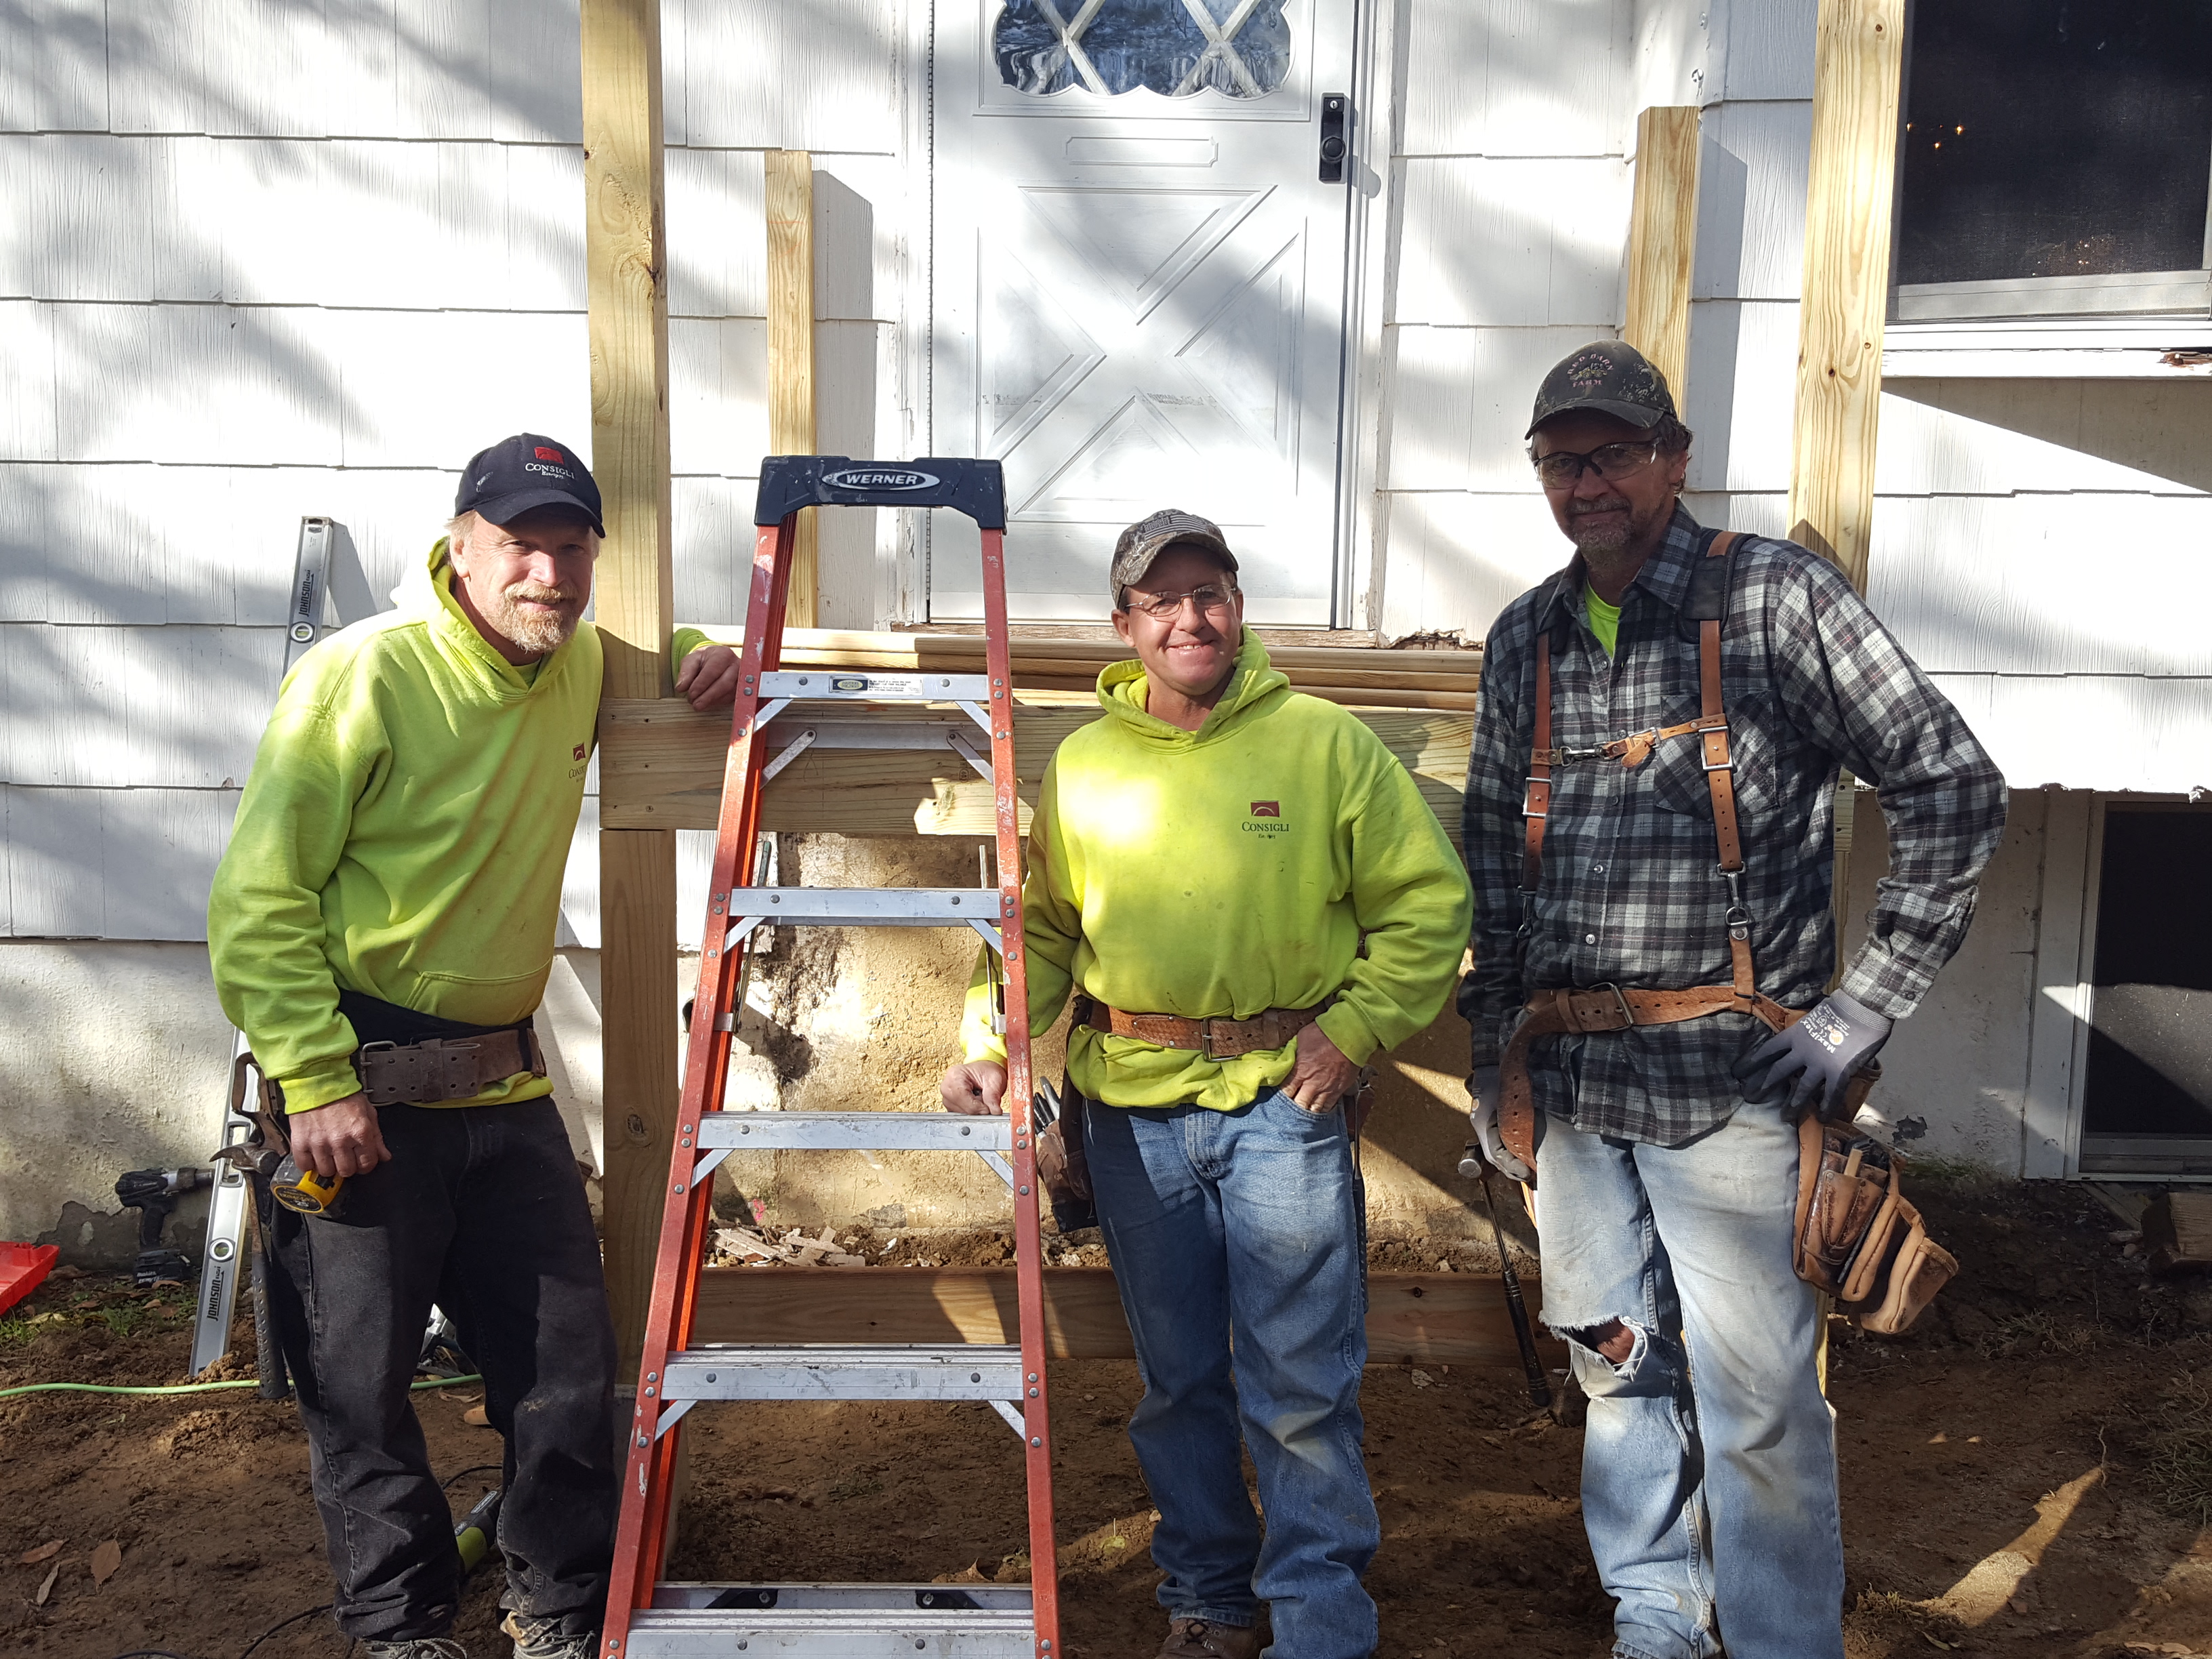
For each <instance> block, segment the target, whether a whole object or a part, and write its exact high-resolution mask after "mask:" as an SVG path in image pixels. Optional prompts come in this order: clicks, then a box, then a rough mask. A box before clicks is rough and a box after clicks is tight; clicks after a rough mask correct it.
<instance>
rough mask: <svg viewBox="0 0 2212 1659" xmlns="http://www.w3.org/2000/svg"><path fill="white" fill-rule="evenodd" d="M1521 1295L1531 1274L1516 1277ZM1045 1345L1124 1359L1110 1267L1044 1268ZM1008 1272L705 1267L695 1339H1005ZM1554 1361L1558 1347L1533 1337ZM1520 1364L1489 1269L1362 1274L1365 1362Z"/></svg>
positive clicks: (1010, 1326) (1074, 1355) (1060, 1355)
mask: <svg viewBox="0 0 2212 1659" xmlns="http://www.w3.org/2000/svg"><path fill="white" fill-rule="evenodd" d="M1522 1289H1523V1291H1524V1293H1528V1294H1531V1295H1533V1292H1534V1280H1533V1279H1531V1278H1528V1277H1524V1278H1523V1279H1522ZM1044 1311H1045V1342H1046V1345H1047V1352H1049V1353H1050V1354H1051V1356H1052V1357H1053V1358H1055V1359H1128V1358H1133V1356H1134V1352H1135V1351H1134V1349H1133V1347H1132V1346H1131V1345H1130V1340H1129V1327H1128V1324H1127V1321H1126V1320H1125V1319H1124V1318H1123V1317H1122V1315H1121V1294H1120V1292H1119V1291H1117V1290H1116V1289H1115V1284H1114V1273H1113V1270H1112V1269H1111V1268H1109V1267H1050V1268H1048V1269H1046V1271H1045V1275H1044ZM1014 1331H1015V1316H1014V1270H1013V1269H1012V1267H873V1268H836V1267H709V1268H708V1269H707V1270H706V1272H705V1273H704V1275H703V1276H702V1282H701V1285H700V1288H699V1310H698V1323H697V1324H696V1326H695V1327H694V1328H693V1332H692V1335H693V1340H695V1341H699V1342H1011V1341H1012V1340H1014ZM1539 1340H1541V1342H1542V1344H1543V1346H1544V1348H1545V1349H1546V1351H1547V1352H1549V1353H1550V1354H1551V1357H1552V1363H1553V1364H1564V1363H1565V1353H1566V1347H1565V1344H1564V1343H1559V1342H1556V1341H1553V1340H1551V1339H1549V1338H1547V1337H1544V1338H1540V1339H1539ZM1424 1360H1425V1361H1428V1362H1431V1363H1441V1364H1447V1365H1476V1366H1483V1367H1494V1368H1496V1369H1498V1370H1519V1369H1520V1366H1521V1351H1520V1348H1519V1346H1517V1345H1516V1342H1515V1340H1514V1336H1513V1325H1512V1322H1511V1320H1510V1317H1509V1316H1507V1314H1506V1311H1505V1299H1504V1294H1503V1292H1502V1291H1500V1290H1499V1288H1498V1278H1497V1276H1496V1275H1495V1274H1491V1273H1371V1274H1370V1275H1369V1276H1368V1280H1367V1363H1368V1364H1370V1365H1401V1364H1408V1363H1411V1362H1415V1361H1424Z"/></svg>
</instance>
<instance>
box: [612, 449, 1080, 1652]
mask: <svg viewBox="0 0 2212 1659" xmlns="http://www.w3.org/2000/svg"><path fill="white" fill-rule="evenodd" d="M846 506H852V507H949V508H951V509H952V510H954V511H956V512H959V513H965V514H967V516H969V518H971V519H973V520H975V524H976V526H977V527H978V528H979V529H980V530H981V532H982V555H983V614H984V623H985V629H986V635H987V655H986V659H985V661H986V666H987V672H985V673H982V674H941V673H939V674H907V673H878V672H876V671H872V670H866V671H854V672H846V671H838V670H823V669H820V668H807V669H802V670H786V669H784V668H781V666H780V664H781V659H782V641H783V612H784V593H785V588H786V586H787V582H788V581H789V579H790V574H791V560H792V549H793V532H794V528H795V526H796V525H797V522H798V514H799V510H800V509H801V508H802V507H846ZM754 522H755V525H756V526H757V538H756V543H755V546H754V550H753V567H752V586H751V592H750V600H749V602H748V605H747V608H746V615H745V637H744V651H743V656H742V659H741V660H740V663H739V678H738V695H737V705H736V707H735V708H733V709H732V711H731V721H730V748H729V758H728V763H727V766H726V769H725V771H724V774H723V781H722V804H721V814H720V824H719V827H718V828H717V829H716V832H715V839H714V867H713V872H712V874H711V876H710V878H709V880H708V894H707V920H706V927H705V929H704V931H703V933H702V945H701V951H700V963H699V988H698V994H697V996H696V999H695V1000H694V1002H693V1004H692V1012H691V1027H690V1051H689V1054H688V1057H687V1060H686V1063H685V1066H684V1097H683V1106H682V1109H681V1111H680V1113H679V1115H678V1120H677V1124H678V1127H677V1134H676V1146H675V1150H674V1152H673V1154H672V1155H671V1158H670V1160H669V1170H668V1190H667V1194H666V1201H665V1210H664V1212H663V1217H662V1220H661V1226H660V1246H659V1254H658V1256H657V1258H656V1261H655V1264H654V1267H653V1300H652V1303H651V1304H650V1308H649V1312H648V1316H647V1325H646V1336H645V1350H644V1354H643V1357H642V1358H641V1360H640V1362H639V1366H638V1386H637V1398H636V1409H635V1413H634V1414H633V1416H632V1419H631V1422H630V1427H629V1436H628V1440H627V1445H628V1452H627V1456H626V1459H625V1462H624V1467H623V1495H622V1516H621V1520H620V1522H619V1523H618V1525H617V1531H616V1534H615V1554H614V1573H613V1578H612V1581H611V1583H610V1585H609V1589H608V1594H607V1617H606V1624H605V1630H604V1632H603V1633H602V1637H601V1645H600V1652H601V1653H602V1655H603V1656H605V1659H732V1656H736V1655H738V1654H743V1655H744V1656H745V1659H769V1656H774V1659H914V1656H915V1655H921V1656H924V1659H1059V1656H1060V1654H1061V1653H1062V1651H1063V1649H1062V1647H1061V1644H1060V1609H1059V1585H1058V1577H1057V1572H1056V1565H1055V1559H1054V1547H1053V1518H1052V1463H1051V1459H1052V1434H1051V1431H1050V1429H1049V1427H1048V1419H1047V1413H1046V1400H1047V1395H1046V1383H1045V1363H1044V1360H1045V1340H1044V1334H1045V1333H1044V1286H1043V1281H1042V1277H1041V1272H1042V1246H1041V1241H1040V1238H1039V1223H1038V1206H1037V1195H1036V1184H1037V1182H1036V1151H1035V1139H1036V1136H1035V1133H1033V1131H1032V1127H1031V1125H1032V1118H1031V1103H1032V1094H1031V1089H1032V1084H1031V1079H1030V1031H1029V996H1028V987H1027V980H1028V975H1027V966H1028V964H1027V961H1026V959H1025V957H1024V953H1023V947H1022V837H1021V826H1020V821H1019V813H1020V805H1019V801H1018V797H1017V795H1016V793H1015V771H1014V724H1013V675H1012V669H1011V659H1010V652H1009V647H1008V641H1007V629H1006V549H1005V540H1006V489H1005V484H1004V482H1003V479H1002V478H1001V476H1000V468H999V463H998V462H996V461H983V460H965V459H937V458H928V459H921V460H917V461H915V462H914V463H912V464H911V465H886V464H882V463H872V462H854V461H852V460H849V459H847V458H846V457H844V456H842V455H780V456H771V457H769V459H766V460H765V461H763V463H762V466H761V483H760V499H759V505H758V507H757V511H756V513H755V514H754ZM886 704H905V705H908V706H909V707H911V706H915V705H921V706H925V707H928V708H933V709H935V710H938V711H941V712H942V713H943V714H944V716H945V718H944V720H942V721H940V722H917V721H916V720H914V719H912V718H908V719H903V720H890V719H884V718H881V717H880V716H878V719H877V720H875V721H874V722H873V723H871V721H870V720H869V719H868V717H867V716H868V711H869V709H870V708H871V707H873V708H878V709H880V708H882V706H884V705H886ZM800 710H805V711H807V712H809V713H812V714H816V715H817V718H816V719H815V720H814V721H813V723H812V724H810V725H802V723H801V718H800V717H795V716H794V714H793V711H800ZM978 737H980V738H982V739H984V740H985V741H986V742H987V749H983V748H979V747H978V745H977V744H976V742H975V739H976V738H978ZM917 741H921V742H926V743H927V744H929V746H932V747H935V746H938V745H939V744H943V745H945V746H947V747H950V748H951V749H952V750H955V751H956V752H957V753H958V754H959V755H960V756H961V757H962V758H963V762H964V763H966V764H968V765H969V766H971V767H973V768H974V769H975V770H976V771H977V772H979V773H981V775H983V776H985V777H987V778H988V779H989V780H990V781H991V782H992V784H993V787H994V793H995V795H996V799H997V827H998V837H997V839H998V884H997V885H996V886H995V887H992V886H979V887H973V888H927V887H921V888H907V887H901V888H881V889H866V888H825V887H767V886H762V885H758V884H757V878H756V877H753V876H752V875H751V872H755V871H756V870H757V868H758V867H759V866H757V863H756V857H755V853H756V848H757V846H758V843H759V838H760V803H761V792H762V789H763V787H764V786H765V785H766V783H767V781H769V779H770V778H772V777H773V776H775V774H776V773H777V772H778V771H780V770H781V769H782V768H783V767H784V766H785V765H787V764H789V763H790V762H791V761H793V760H794V759H796V758H797V757H798V756H799V754H800V753H801V752H803V751H804V750H805V749H806V748H808V747H810V746H817V745H818V746H823V747H830V746H835V747H845V748H854V749H878V748H911V747H913V746H915V743H916V742H917ZM763 924H773V925H775V926H776V927H969V928H973V929H974V930H975V932H976V933H980V934H981V935H982V937H983V939H984V940H985V942H986V943H987V945H989V946H990V947H991V948H992V949H993V950H994V951H995V952H997V954H998V957H999V960H1000V963H1002V964H1003V969H1004V971H1003V973H1001V974H1000V975H998V978H999V981H1000V985H1001V986H1002V987H1003V992H1004V997H1005V1002H1004V1007H1003V1010H1002V1015H1003V1023H1004V1027H1005V1034H1006V1111H1007V1114H1008V1115H1006V1116H1003V1117H968V1116H962V1115H955V1114H952V1113H932V1112H900V1111H888V1112H886V1111H862V1112H750V1111H745V1112H732V1111H725V1110H723V1109H722V1101H723V1094H724V1090H725V1088H726V1085H727V1081H728V1077H729V1063H730V1045H731V1042H732V1038H733V1036H734V1033H735V1031H736V1029H737V1023H738V1016H739V1013H740V1012H741V1011H740V1010H739V1009H738V1007H737V999H738V996H739V994H741V988H740V987H741V986H742V984H743V982H744V972H743V967H744V957H745V952H746V951H747V949H748V941H749V940H750V938H751V936H752V934H753V932H754V930H755V929H756V928H757V927H761V926H763ZM1037 1127H1040V1128H1041V1127H1042V1125H1038V1126H1037ZM740 1148H742V1149H744V1150H745V1151H749V1152H750V1151H769V1150H775V1149H785V1150H794V1151H892V1152H930V1151H935V1152H963V1153H975V1152H981V1153H982V1154H983V1155H984V1156H985V1157H986V1158H987V1160H988V1161H989V1162H990V1163H991V1164H992V1165H993V1167H994V1169H996V1170H998V1171H999V1173H1000V1175H1001V1176H1003V1177H1004V1178H1005V1179H1006V1182H1007V1184H1008V1186H1009V1187H1010V1188H1012V1198H1013V1200H1014V1242H1015V1262H1016V1272H1017V1281H1018V1298H1017V1310H1018V1316H1019V1319H1020V1323H1021V1331H1020V1338H1021V1340H1020V1341H1019V1342H1018V1343H1003V1344H1000V1343H992V1344H984V1343H957V1342H955V1343H935V1344H897V1345H884V1344H878V1345H872V1346H831V1345H826V1344H811V1343H807V1344H753V1345H744V1344H719V1343H718V1344H702V1345H694V1343H693V1342H692V1340H691V1336H692V1317H693V1313H694V1310H695V1309H696V1303H697V1297H698V1289H699V1273H700V1267H701V1261H702V1254H703V1251H704V1248H705V1244H706V1238H707V1230H708V1225H709V1224H710V1222H711V1219H712V1209H713V1206H712V1198H713V1191H714V1182H713V1174H714V1169H715V1167H716V1166H717V1165H718V1164H720V1163H721V1162H722V1160H723V1159H724V1158H727V1157H728V1156H729V1155H730V1153H731V1152H733V1151H737V1150H738V1149H740ZM823 1288H824V1290H825V1291H833V1290H834V1282H833V1281H832V1280H830V1279H829V1278H828V1277H827V1276H825V1280H824V1286H823ZM702 1400H814V1401H848V1400H849V1401H863V1400H870V1401H872V1400H930V1401H939V1400H944V1401H955V1400H977V1401H987V1402H988V1403H989V1404H991V1405H992V1406H993V1407H995V1408H996V1409H997V1411H998V1413H999V1414H1000V1416H1001V1417H1003V1418H1004V1419H1006V1421H1007V1422H1008V1423H1009V1424H1010V1425H1012V1427H1013V1428H1014V1430H1015V1431H1016V1432H1017V1433H1018V1435H1020V1437H1021V1441H1022V1455H1023V1459H1024V1467H1025V1471H1026V1474H1027V1477H1028V1492H1029V1536H1030V1583H1029V1584H1028V1585H1026V1586H1023V1585H1013V1584H1006V1585H1001V1584H963V1585H957V1586H954V1585H945V1584H921V1583H910V1584H832V1583H778V1584H768V1583H759V1584H752V1583H747V1584H737V1583H730V1584H708V1583H669V1582H664V1581H663V1580H662V1579H661V1577H660V1573H661V1565H662V1560H661V1558H662V1554H663V1552H664V1550H665V1543H666V1538H667V1534H668V1530H669V1528H668V1521H669V1514H670V1504H671V1489H672V1486H673V1481H674V1476H675V1471H676V1457H677V1448H678V1443H679V1441H680V1437H681V1436H682V1434H683V1428H682V1423H683V1419H684V1414H685V1413H688V1412H689V1411H690V1409H691V1408H692V1407H693V1406H694V1405H696V1403H697V1402H698V1401H702Z"/></svg>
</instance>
